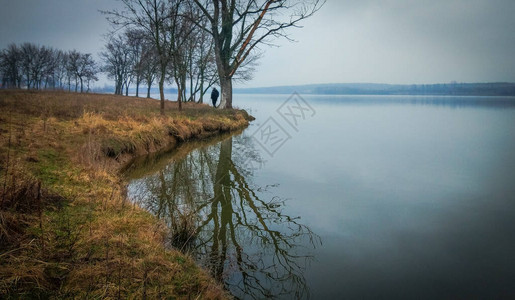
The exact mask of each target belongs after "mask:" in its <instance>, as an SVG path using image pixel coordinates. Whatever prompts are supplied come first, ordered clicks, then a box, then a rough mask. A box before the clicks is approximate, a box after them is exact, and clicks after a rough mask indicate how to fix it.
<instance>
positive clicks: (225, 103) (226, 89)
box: [218, 77, 232, 109]
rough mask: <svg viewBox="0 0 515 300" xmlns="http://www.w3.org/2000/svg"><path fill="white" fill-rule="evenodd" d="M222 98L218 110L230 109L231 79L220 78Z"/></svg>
mask: <svg viewBox="0 0 515 300" xmlns="http://www.w3.org/2000/svg"><path fill="white" fill-rule="evenodd" d="M220 87H221V88H222V96H221V99H220V105H219V106H218V108H222V109H223V108H232V78H226V77H225V78H220Z"/></svg>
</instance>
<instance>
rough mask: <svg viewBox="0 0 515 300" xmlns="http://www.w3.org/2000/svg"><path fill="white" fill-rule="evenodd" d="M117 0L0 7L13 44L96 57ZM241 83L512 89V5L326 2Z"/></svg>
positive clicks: (427, 0)
mask: <svg viewBox="0 0 515 300" xmlns="http://www.w3.org/2000/svg"><path fill="white" fill-rule="evenodd" d="M119 5H120V4H119V2H118V1H115V0H0V48H5V46H6V45H7V44H9V43H13V42H14V43H21V42H33V43H38V44H41V45H48V46H53V47H55V48H59V49H63V50H70V49H77V50H80V51H82V52H89V53H95V54H97V53H98V52H100V51H101V50H102V47H103V44H104V38H103V35H104V34H105V33H107V32H108V30H109V29H110V26H109V24H108V23H107V21H106V20H105V17H104V16H103V15H101V14H100V13H99V12H98V10H109V9H112V8H114V7H116V6H119ZM303 25H304V28H301V29H293V30H291V31H290V32H291V37H292V38H293V39H295V40H296V41H297V42H295V43H290V42H287V41H278V42H277V44H278V45H279V46H280V47H277V48H265V49H264V50H265V54H264V56H263V58H262V59H261V61H260V65H259V67H258V69H257V72H256V73H255V77H254V79H253V80H252V81H250V82H247V83H246V84H244V85H239V86H249V87H257V86H274V85H294V84H307V83H339V82H374V83H405V84H412V83H439V82H450V81H457V82H493V81H509V82H515V0H418V1H416V0H380V1H379V0H376V1H373V0H342V1H337V0H328V1H327V3H326V5H325V6H324V7H323V8H322V9H321V10H320V11H319V12H318V14H316V15H315V16H313V17H312V18H311V19H308V20H306V21H305V22H304V23H303Z"/></svg>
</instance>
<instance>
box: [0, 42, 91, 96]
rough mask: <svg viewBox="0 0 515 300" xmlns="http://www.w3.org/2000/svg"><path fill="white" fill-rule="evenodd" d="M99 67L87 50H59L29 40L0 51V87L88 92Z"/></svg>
mask: <svg viewBox="0 0 515 300" xmlns="http://www.w3.org/2000/svg"><path fill="white" fill-rule="evenodd" d="M99 71H100V70H99V67H98V66H97V64H96V63H95V61H94V60H93V57H92V55H91V54H90V53H80V52H78V51H76V50H72V51H62V50H59V49H54V48H52V47H47V46H39V45H35V44H32V43H24V44H21V45H16V44H10V45H9V46H7V48H6V49H1V50H0V87H2V88H27V89H61V90H64V89H68V90H69V91H71V90H72V89H73V90H74V91H75V92H78V91H79V87H80V92H81V93H82V92H84V88H85V87H86V91H89V87H90V83H91V82H92V81H97V80H98V78H97V76H96V75H97V73H98V72H99Z"/></svg>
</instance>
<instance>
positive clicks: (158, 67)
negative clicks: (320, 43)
mask: <svg viewBox="0 0 515 300" xmlns="http://www.w3.org/2000/svg"><path fill="white" fill-rule="evenodd" d="M121 2H122V3H123V9H121V10H112V11H105V12H104V13H105V14H106V15H107V19H108V20H109V21H110V22H111V23H112V24H113V25H114V26H115V28H116V29H117V31H119V30H120V29H124V30H126V31H125V32H124V33H123V34H121V35H118V36H114V37H112V38H111V40H110V42H109V43H108V45H107V46H106V51H105V52H104V55H103V56H104V61H106V63H107V65H108V68H109V71H108V73H109V74H110V76H111V77H112V78H113V79H115V81H116V84H117V92H119V93H121V89H122V87H123V86H125V88H126V89H127V87H128V84H129V83H130V80H129V79H130V78H132V77H134V76H136V78H138V73H139V72H140V68H142V69H145V68H148V69H152V68H153V69H154V70H155V72H154V75H155V78H150V79H149V80H147V79H143V81H145V82H147V84H149V85H151V80H157V82H158V84H159V90H160V99H161V112H162V113H163V112H164V101H165V99H164V85H165V83H166V82H167V81H168V82H174V83H175V84H176V85H177V87H178V95H177V100H178V102H179V108H180V107H181V102H182V101H186V100H191V101H193V100H195V99H196V97H197V95H198V99H199V100H200V101H202V100H201V99H202V95H203V94H204V92H205V91H207V89H208V88H209V87H210V86H211V85H213V84H214V83H215V82H217V83H218V84H220V86H221V89H222V98H221V103H220V107H221V108H232V82H233V80H247V79H249V78H250V77H251V74H252V70H253V68H254V66H255V62H256V59H257V58H258V57H259V55H260V52H259V46H260V45H267V44H270V43H271V42H272V41H273V39H274V38H278V37H286V38H288V37H287V35H286V29H288V28H290V27H298V26H299V22H300V21H302V20H304V19H306V18H308V17H310V16H311V15H313V14H314V13H315V12H316V11H317V10H318V9H320V7H321V6H322V4H323V2H324V1H323V0H193V1H191V0H121ZM132 35H136V36H138V38H141V39H142V41H144V42H142V43H137V44H138V45H139V46H141V48H140V49H139V50H138V51H140V50H141V52H137V51H136V52H135V51H134V49H133V46H131V45H133V42H132V40H131V39H132V37H131V36H132ZM117 43H121V44H120V47H121V46H122V45H124V47H126V51H125V52H123V53H128V54H127V57H125V54H121V53H118V49H119V48H120V47H119V46H117V45H115V44H117ZM143 49H146V50H144V51H143ZM135 53H139V54H140V55H139V56H138V57H139V59H140V61H137V60H136V61H132V63H131V65H132V67H129V68H128V70H125V71H124V70H123V69H124V68H122V67H120V66H119V65H115V63H114V62H116V61H117V60H120V61H123V60H125V59H127V61H131V59H134V54H135ZM145 53H147V54H148V53H150V56H152V59H148V60H146V61H145V60H144V59H145V58H146V56H147V55H145ZM117 55H119V57H118V58H116V56H117ZM131 57H132V58H131ZM141 61H144V63H143V66H141V65H140V64H141V63H140V62H141ZM124 72H125V73H124ZM121 74H126V75H125V77H124V76H122V75H121ZM129 74H130V75H129ZM139 76H141V75H139ZM142 78H144V77H142ZM149 81H150V82H149ZM124 82H127V83H126V84H125V85H124ZM136 85H137V89H138V87H139V81H138V80H136ZM187 90H189V97H187V95H186V91H187ZM126 93H127V90H126Z"/></svg>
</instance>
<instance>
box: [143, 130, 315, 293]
mask: <svg viewBox="0 0 515 300" xmlns="http://www.w3.org/2000/svg"><path fill="white" fill-rule="evenodd" d="M236 141H237V142H243V143H245V145H244V146H245V147H247V148H251V147H252V145H250V144H246V143H250V142H252V140H251V139H243V138H242V139H237V140H236ZM238 146H239V145H235V147H234V149H242V147H241V146H240V147H238ZM250 151H252V149H251V150H250ZM242 154H243V155H245V154H244V153H242V152H241V151H237V152H235V153H234V155H235V156H236V159H234V160H233V157H232V156H233V140H232V139H227V140H224V141H222V142H221V143H219V144H218V145H211V146H208V147H205V148H200V149H198V150H195V151H193V152H191V153H189V154H187V155H186V156H185V157H184V156H183V157H181V158H179V159H176V161H175V162H174V163H173V164H170V165H168V166H167V167H165V168H164V169H163V170H162V171H161V172H159V173H158V174H156V175H154V176H149V177H147V178H146V179H145V180H144V181H143V183H144V184H142V186H144V188H143V189H145V190H147V191H148V192H151V196H150V197H148V196H147V197H146V198H147V201H148V202H147V205H145V206H146V207H147V208H148V209H149V210H150V211H152V212H153V213H155V214H156V215H158V216H159V217H161V218H165V219H166V221H167V223H168V224H170V226H171V227H172V230H174V229H175V228H176V227H177V220H181V219H178V218H180V217H182V216H183V214H185V213H187V212H190V213H194V214H195V215H197V216H199V219H198V222H195V232H196V233H197V234H198V235H197V237H196V240H195V241H194V243H193V245H192V247H193V248H192V249H191V250H193V251H194V253H193V255H195V256H197V257H201V258H202V260H203V261H206V260H207V262H206V263H205V264H206V267H208V268H209V269H211V271H212V273H213V275H214V276H215V277H216V278H217V279H219V280H224V281H225V284H226V285H227V287H228V288H229V289H230V290H231V291H232V292H233V293H235V295H236V296H237V295H238V294H240V293H241V294H242V295H246V296H247V297H254V298H273V297H278V296H281V295H290V296H291V295H295V297H296V298H300V297H303V296H305V295H307V292H308V289H307V287H306V282H305V279H304V277H303V273H302V272H303V270H304V265H305V263H306V262H307V260H309V259H311V256H309V255H305V254H299V250H301V249H303V247H302V246H301V245H302V243H304V241H305V240H306V239H308V240H309V242H308V245H309V244H310V245H311V246H315V245H316V244H317V241H319V238H318V237H317V236H316V235H315V234H314V233H313V232H312V231H311V230H310V229H309V228H308V227H306V226H305V225H302V224H300V223H298V218H292V217H290V216H287V215H284V214H283V213H282V208H281V207H282V204H283V201H281V200H280V199H278V198H276V197H274V198H272V200H270V201H268V202H267V201H263V200H262V199H260V198H259V195H258V193H256V190H255V189H253V188H252V187H251V186H250V184H249V179H250V178H249V176H251V175H252V172H246V171H245V169H244V167H245V166H243V167H242V166H238V165H236V164H235V162H244V160H242V159H240V157H239V155H242ZM217 159H218V160H217ZM257 191H261V189H260V188H257ZM138 193H139V195H141V192H138ZM199 196H200V197H199ZM255 241H257V243H256V242H255ZM256 247H257V248H258V249H256ZM255 251H257V252H255ZM224 276H229V277H224Z"/></svg>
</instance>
